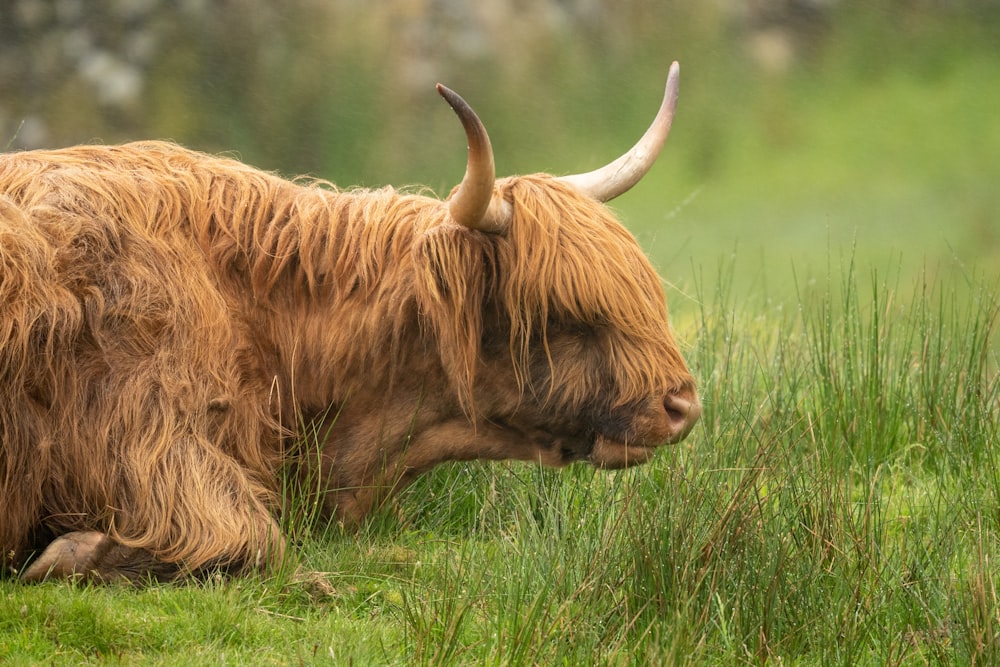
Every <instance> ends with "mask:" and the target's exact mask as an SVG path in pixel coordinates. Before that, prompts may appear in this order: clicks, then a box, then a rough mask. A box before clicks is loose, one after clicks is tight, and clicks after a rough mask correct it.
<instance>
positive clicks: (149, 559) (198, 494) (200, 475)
mask: <svg viewBox="0 0 1000 667" xmlns="http://www.w3.org/2000/svg"><path fill="white" fill-rule="evenodd" d="M129 454H132V456H129ZM119 460H120V462H121V464H122V470H123V472H122V473H121V474H122V477H123V478H124V479H126V480H127V483H124V484H122V485H120V486H118V487H116V488H115V489H114V490H115V493H114V494H112V495H110V496H108V497H107V499H106V500H105V501H104V502H105V503H106V506H107V507H108V508H112V507H113V508H123V509H116V510H114V511H113V512H112V513H110V514H109V515H107V516H106V518H102V519H96V518H94V519H88V518H86V517H84V518H75V519H74V522H75V526H81V527H82V526H86V527H85V528H77V529H76V530H75V531H74V530H73V527H68V530H69V531H72V532H62V531H60V530H58V527H56V526H53V527H52V528H53V530H54V531H55V532H56V534H57V537H56V538H55V539H54V540H53V541H52V542H51V543H50V544H49V546H48V547H47V548H46V549H45V550H44V551H43V552H42V554H41V555H40V556H39V557H38V558H37V559H36V560H35V561H34V562H32V563H30V564H29V565H28V566H27V567H26V568H24V569H23V571H22V575H21V576H22V578H23V579H24V580H26V581H40V580H44V579H61V578H75V579H87V580H92V581H101V582H113V581H127V582H132V583H136V584H140V583H143V582H146V581H169V580H173V579H177V578H179V577H185V576H192V575H193V576H199V575H202V574H206V573H212V572H218V571H222V572H227V573H239V572H246V571H264V572H267V571H270V572H274V571H276V570H277V569H278V567H279V566H280V564H281V563H282V561H283V558H284V552H285V544H284V537H283V535H282V534H281V530H280V529H279V527H278V525H277V523H276V522H275V520H274V518H273V517H272V515H271V512H270V510H269V506H268V500H269V498H270V495H269V493H268V491H267V489H266V488H264V487H263V486H262V485H261V484H259V483H256V482H255V481H254V480H253V479H252V478H251V476H250V475H249V474H248V472H247V470H246V469H245V468H244V467H243V466H241V465H240V464H239V463H238V462H237V461H236V460H235V459H234V458H232V457H230V456H227V455H226V454H224V453H222V452H220V451H219V450H218V448H216V447H213V446H212V445H211V443H209V442H208V441H206V440H204V439H199V438H194V437H185V438H179V439H177V440H175V441H174V442H173V443H172V444H171V445H170V446H169V447H168V448H167V449H166V451H165V452H164V454H163V456H162V457H161V458H160V459H158V460H154V461H149V460H148V458H142V457H141V455H138V454H136V453H134V452H129V451H128V450H126V452H125V453H123V454H122V455H121V456H120V459H119ZM60 533H61V534H60Z"/></svg>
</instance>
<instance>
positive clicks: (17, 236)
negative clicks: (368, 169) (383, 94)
mask: <svg viewBox="0 0 1000 667" xmlns="http://www.w3.org/2000/svg"><path fill="white" fill-rule="evenodd" d="M678 76H679V74H678V68H677V65H676V63H675V64H674V65H673V66H672V67H671V71H670V74H669V76H668V80H667V86H666V94H665V97H664V100H663V104H662V106H661V108H660V111H659V113H658V115H657V117H656V120H655V121H654V123H653V125H652V126H651V127H650V128H649V130H648V131H647V132H646V134H645V135H644V136H643V138H642V139H641V140H640V141H639V143H638V144H636V146H635V147H634V148H633V149H632V150H631V151H629V152H628V153H626V154H625V155H623V156H622V157H621V158H619V159H617V160H615V161H614V162H612V163H611V164H609V165H607V166H606V167H604V168H601V169H598V170H597V171H593V172H589V173H586V174H579V175H575V176H567V177H562V178H555V177H552V176H548V175H544V174H539V175H532V176H515V177H510V178H504V179H499V180H497V179H496V178H495V175H494V167H493V154H492V148H491V146H490V142H489V138H488V136H487V134H486V131H485V129H484V128H483V126H482V123H481V122H480V121H479V119H478V117H477V116H476V115H475V114H474V113H473V111H472V110H471V109H470V108H469V107H468V105H467V104H466V103H465V102H464V101H463V100H462V99H461V98H460V97H458V96H457V95H456V94H455V93H453V92H452V91H450V90H448V89H447V88H444V87H443V86H439V92H440V93H441V94H442V95H443V96H444V97H445V99H446V100H447V102H448V103H449V104H450V105H451V107H452V108H453V109H454V111H455V112H456V113H457V114H458V116H459V118H460V120H461V122H462V124H463V126H464V128H465V131H466V134H467V136H468V142H469V161H468V165H467V168H466V174H465V177H464V179H463V181H462V182H461V184H460V185H459V186H458V187H457V188H456V189H455V190H454V191H453V192H452V193H451V195H450V196H449V197H448V198H447V199H445V200H438V199H435V198H433V197H430V196H425V195H422V194H413V193H406V192H399V191H395V190H393V189H391V188H385V189H379V190H361V189H353V190H338V189H337V188H336V187H334V186H333V185H332V184H329V183H325V182H319V181H308V182H307V181H303V180H299V181H295V182H293V181H288V180H284V179H282V178H279V177H278V176H275V175H273V174H271V173H267V172H263V171H259V170H257V169H253V168H251V167H248V166H246V165H244V164H242V163H240V162H237V161H234V160H229V159H222V158H217V157H211V156H208V155H205V154H201V153H197V152H193V151H190V150H186V149H184V148H181V147H179V146H177V145H174V144H169V143H161V142H145V143H133V144H127V145H122V146H79V147H74V148H67V149H63V150H51V151H30V152H22V153H11V154H5V155H0V392H2V394H0V396H2V401H0V550H2V551H0V569H2V570H3V571H4V572H6V573H7V574H8V575H9V574H18V573H19V574H20V576H21V577H22V578H23V579H25V580H29V581H37V580H41V579H45V578H47V577H74V578H87V579H92V580H95V581H113V580H122V579H123V580H127V581H135V582H138V581H144V580H149V579H153V580H171V579H175V578H178V577H183V576H190V575H193V574H199V573H205V572H211V571H215V570H216V569H222V570H225V571H229V572H236V573H239V572H245V571H247V570H253V569H261V570H264V571H267V570H268V569H269V568H274V567H275V566H276V565H277V564H278V563H279V562H280V561H281V559H282V558H283V555H284V549H285V541H284V538H283V535H282V532H281V530H280V529H279V523H278V521H279V519H280V517H279V516H278V514H279V508H280V507H281V489H280V487H281V484H280V482H279V479H280V478H281V475H282V474H284V471H287V470H289V469H293V470H295V469H297V470H298V474H300V475H307V476H309V479H311V480H314V481H313V484H312V486H313V488H314V491H315V493H316V494H318V495H317V497H316V499H315V500H316V502H317V503H319V505H320V506H321V507H322V508H323V513H324V515H325V516H326V517H328V518H329V519H331V520H340V521H343V522H345V523H355V522H357V521H359V520H361V519H362V518H363V517H364V516H365V515H366V514H368V513H369V512H370V511H371V510H372V509H373V508H374V507H376V506H378V505H379V504H380V503H382V502H384V501H385V500H386V499H387V498H388V497H390V496H391V495H392V494H393V493H395V492H396V491H397V490H399V489H400V488H402V487H403V486H405V485H406V484H407V483H408V482H410V481H412V480H413V479H414V478H415V477H416V476H418V475H420V474H421V473H423V472H425V471H426V470H428V469H430V468H431V467H432V466H434V465H436V464H438V463H442V462H445V461H458V460H471V459H494V460H498V459H521V460H525V461H535V462H540V463H542V464H545V465H551V466H562V465H566V464H568V463H570V462H573V461H589V462H590V463H591V464H593V465H595V466H598V467H605V468H617V467H623V466H627V465H631V464H638V463H642V462H644V461H646V460H647V459H649V458H650V457H651V456H652V454H653V452H654V451H655V450H656V448H657V447H658V446H660V445H662V444H665V443H675V442H677V441H679V440H681V439H682V438H684V437H685V436H686V435H687V434H688V432H689V431H690V429H691V427H692V425H693V424H694V422H695V421H696V420H697V418H698V415H699V413H700V406H699V404H698V400H697V395H696V392H695V386H694V382H693V379H692V377H691V375H690V373H689V372H688V369H687V368H686V366H685V364H684V361H683V359H682V358H681V354H680V352H679V351H678V347H677V344H676V343H675V341H674V339H673V337H672V335H671V332H670V329H669V327H668V323H667V310H666V304H665V300H664V295H663V290H662V287H661V284H660V280H659V278H658V276H657V274H656V272H655V271H654V270H653V268H652V267H651V265H650V263H649V262H648V260H647V259H646V257H645V256H644V255H643V253H642V251H641V250H640V249H639V246H638V245H637V244H636V242H635V240H634V239H633V237H632V236H631V235H630V234H629V233H628V232H627V231H626V230H625V228H624V227H623V226H622V225H621V224H620V223H619V222H618V221H617V220H616V219H615V218H614V217H613V216H612V214H611V213H610V212H609V211H608V209H607V208H606V207H604V206H603V204H602V202H605V201H607V200H609V199H611V198H613V197H615V196H617V195H619V194H621V193H622V192H624V191H626V190H628V189H629V188H630V187H632V186H633V185H634V184H635V183H636V182H638V181H639V179H640V178H642V176H643V175H644V174H645V173H646V171H647V170H648V169H649V167H650V166H651V165H652V163H653V161H654V160H655V158H656V156H657V154H658V152H659V150H660V148H661V146H662V145H663V142H664V141H665V139H666V136H667V133H668V131H669V128H670V124H671V120H672V117H673V111H674V106H675V104H676V99H677V84H678ZM304 432H308V433H309V434H312V435H311V439H313V440H318V443H316V442H314V443H312V444H310V445H305V444H303V443H304V441H305V440H309V439H310V438H304V437H303V434H304ZM313 448H316V449H315V450H314V451H313V454H309V453H308V452H307V451H306V450H312V449H313Z"/></svg>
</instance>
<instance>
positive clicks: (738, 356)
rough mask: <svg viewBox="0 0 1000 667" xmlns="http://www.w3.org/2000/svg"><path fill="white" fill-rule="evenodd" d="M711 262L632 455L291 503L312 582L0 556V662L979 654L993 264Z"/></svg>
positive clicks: (992, 409) (989, 559)
mask: <svg viewBox="0 0 1000 667" xmlns="http://www.w3.org/2000/svg"><path fill="white" fill-rule="evenodd" d="M833 264H835V263H833ZM729 275H731V274H729ZM714 282H715V283H716V284H717V285H721V286H722V287H717V288H715V289H714V291H713V292H712V293H704V294H702V293H699V294H698V300H699V302H700V303H701V304H703V305H702V306H701V307H700V309H698V310H697V311H695V312H691V313H683V314H682V317H681V318H680V319H681V320H683V321H682V322H679V323H678V328H679V329H680V333H681V335H682V337H683V338H685V339H686V340H688V341H690V347H689V349H688V350H687V354H688V358H689V360H690V362H691V364H692V365H693V367H694V369H695V372H696V374H697V376H698V377H699V378H701V387H700V388H701V393H702V397H703V400H704V405H705V412H704V416H703V421H702V423H701V424H700V426H699V427H698V428H697V430H696V431H695V433H694V434H693V435H692V436H691V437H690V438H689V439H688V440H687V441H685V442H684V443H683V444H681V445H679V446H677V447H674V448H672V449H668V450H666V451H664V452H663V453H661V454H660V455H659V456H658V457H657V458H656V459H655V460H654V462H653V463H651V464H649V465H647V466H645V467H643V468H639V469H636V470H630V471H623V472H616V473H601V472H596V471H594V470H592V469H591V468H589V467H587V466H585V465H576V466H573V467H571V468H569V469H567V470H564V471H553V470H545V469H541V468H538V467H536V466H533V465H530V464H500V465H480V464H465V465H451V466H447V467H444V468H441V469H439V470H437V471H435V472H433V473H431V474H430V475H428V476H427V477H425V478H423V479H421V480H420V481H418V483H417V484H416V485H415V486H413V487H411V488H410V489H409V490H408V491H407V492H405V493H404V494H403V496H402V497H401V499H400V501H399V504H398V506H397V507H395V508H392V509H386V510H385V511H383V512H382V513H380V514H379V515H377V516H376V517H375V518H374V519H373V520H372V521H371V522H370V523H368V524H367V525H366V526H365V527H364V528H363V529H362V530H361V531H360V532H359V533H357V534H342V533H340V532H339V531H338V529H337V528H335V527H326V528H321V527H316V526H313V525H312V524H310V523H309V522H308V521H305V520H303V519H302V518H303V516H305V515H307V514H308V507H307V506H305V505H304V504H303V505H302V506H298V507H295V508H293V509H292V511H291V512H290V514H289V516H290V519H289V520H288V526H289V530H290V532H291V533H292V534H293V535H294V539H295V540H296V543H297V545H298V548H297V551H296V553H297V558H299V559H300V561H301V565H302V566H303V567H304V568H307V569H310V570H317V571H322V572H326V573H328V577H329V581H330V583H331V584H332V588H333V592H332V594H328V595H327V594H317V593H314V592H311V590H310V588H309V587H308V586H306V585H303V584H301V583H296V582H294V581H291V580H290V579H291V578H290V576H289V575H288V574H279V575H277V576H274V577H272V578H266V579H260V578H257V579H248V580H235V581H231V580H218V581H215V580H213V581H207V582H202V583H198V584H190V585H182V586H152V587H150V588H147V589H144V590H132V589H128V588H118V587H88V586H74V585H69V584H65V583H56V584H44V585H37V586H20V585H18V584H16V583H13V582H10V581H5V582H2V583H0V662H2V663H3V664H12V665H28V664H50V663H51V664H164V665H167V664H169V665H179V664H184V665H187V664H206V665H207V664H336V665H345V664H358V665H368V664H397V665H412V664H503V665H533V664H547V665H562V664H564V665H584V664H615V665H617V664H622V665H627V664H637V665H638V664H720V665H723V664H724V665H731V664H764V663H768V664H807V665H808V664H816V665H831V664H841V665H863V664H878V665H885V664H889V665H897V664H902V665H911V664H955V665H976V664H978V665H987V664H997V662H998V661H1000V599H998V593H997V589H998V584H1000V569H998V567H997V563H998V562H1000V451H998V448H997V446H996V445H997V441H998V437H1000V374H998V368H997V363H998V357H997V346H996V343H995V341H993V342H991V336H995V333H996V332H995V329H996V327H997V324H998V322H997V319H998V316H1000V297H998V292H997V290H996V287H997V285H996V284H995V283H993V284H990V283H988V282H984V281H981V280H977V279H976V278H974V277H969V276H963V275H961V274H958V275H956V276H955V277H954V279H952V280H949V281H943V282H939V283H936V284H931V283H924V282H920V281H918V282H917V283H916V284H915V285H896V284H894V283H893V282H892V281H891V280H890V281H884V280H883V279H882V278H881V277H879V276H878V275H877V274H875V273H871V274H866V275H859V272H858V271H857V270H856V269H855V268H854V267H853V265H852V264H851V263H850V262H849V261H848V262H847V263H846V264H845V265H843V266H837V265H834V267H833V268H831V269H830V275H829V277H828V279H827V280H826V281H825V283H822V284H820V286H819V287H815V286H811V287H804V288H802V289H801V291H800V293H799V296H798V298H797V300H796V302H795V304H794V306H793V307H788V306H787V305H775V304H773V303H772V304H770V305H768V304H767V303H761V304H757V306H758V307H756V308H754V307H751V305H750V304H747V303H735V302H734V300H733V299H732V290H730V289H727V288H726V287H725V286H726V285H727V284H729V281H728V279H727V270H726V269H724V270H723V271H721V275H720V276H719V279H718V280H716V281H714Z"/></svg>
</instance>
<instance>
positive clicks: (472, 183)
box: [437, 83, 506, 234]
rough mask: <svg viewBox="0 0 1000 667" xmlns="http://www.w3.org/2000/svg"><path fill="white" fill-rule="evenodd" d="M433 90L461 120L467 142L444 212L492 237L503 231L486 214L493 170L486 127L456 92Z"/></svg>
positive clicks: (502, 224)
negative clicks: (464, 162) (458, 180)
mask: <svg viewBox="0 0 1000 667" xmlns="http://www.w3.org/2000/svg"><path fill="white" fill-rule="evenodd" d="M437 91H438V93H440V94H441V97H443V98H444V99H445V101H446V102H448V104H449V105H450V106H451V108H452V110H453V111H454V112H455V114H456V115H457V116H458V119H459V120H460V121H462V127H464V128H465V135H466V137H467V138H468V142H469V161H468V164H467V165H466V167H465V176H464V177H463V178H462V183H461V185H459V186H458V189H457V190H456V191H455V193H454V194H453V195H452V196H451V197H450V199H449V202H448V211H449V212H450V213H451V217H452V219H453V220H454V221H455V222H457V223H458V224H460V225H462V226H463V227H468V228H470V229H478V230H479V231H483V232H490V233H494V234H498V233H502V232H503V231H504V230H505V229H506V224H505V221H503V220H495V219H494V216H489V215H487V212H488V211H489V208H490V201H491V200H492V198H493V183H494V181H495V180H496V170H495V168H494V166H493V147H492V146H491V145H490V137H489V135H488V134H486V128H485V127H484V126H483V122H482V121H481V120H479V116H477V115H476V112H475V111H473V110H472V107H470V106H469V105H468V103H466V101H465V100H463V99H462V98H461V97H460V96H459V95H458V93H456V92H455V91H453V90H451V89H450V88H448V87H446V86H443V85H441V84H440V83H439V84H437Z"/></svg>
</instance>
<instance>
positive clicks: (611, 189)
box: [559, 62, 681, 202]
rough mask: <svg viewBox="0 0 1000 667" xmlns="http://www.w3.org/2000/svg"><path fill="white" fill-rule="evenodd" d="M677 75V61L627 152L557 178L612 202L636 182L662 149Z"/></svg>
mask: <svg viewBox="0 0 1000 667" xmlns="http://www.w3.org/2000/svg"><path fill="white" fill-rule="evenodd" d="M680 77H681V67H680V65H679V64H677V62H674V63H673V64H671V65H670V73H669V74H668V75H667V87H666V91H665V92H664V93H663V103H662V104H661V105H660V110H659V111H658V112H657V114H656V118H655V119H654V120H653V124H652V125H650V126H649V129H648V130H646V133H645V134H644V135H642V138H641V139H639V142H638V143H637V144H636V145H635V146H633V147H632V149H631V150H630V151H629V152H628V153H625V155H622V156H621V157H620V158H618V159H617V160H615V161H614V162H612V163H610V164H607V165H605V166H603V167H601V168H600V169H595V170H594V171H590V172H587V173H585V174H574V175H572V176H563V177H562V178H560V179H559V180H561V181H563V182H564V183H571V184H573V185H575V186H576V187H577V188H579V189H580V190H583V191H584V192H586V193H587V194H588V195H590V196H591V197H592V198H594V199H596V200H597V201H601V202H606V201H611V200H612V199H614V198H615V197H617V196H618V195H620V194H622V193H624V192H626V191H627V190H629V189H630V188H631V187H632V186H633V185H635V184H636V183H638V182H639V180H640V179H641V178H642V177H643V176H645V175H646V172H648V171H649V169H650V167H652V166H653V163H654V162H656V156H657V155H659V154H660V149H661V148H663V144H664V142H665V141H666V140H667V135H668V134H669V133H670V124H671V123H672V122H673V120H674V109H675V108H676V107H677V93H678V89H679V84H680Z"/></svg>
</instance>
